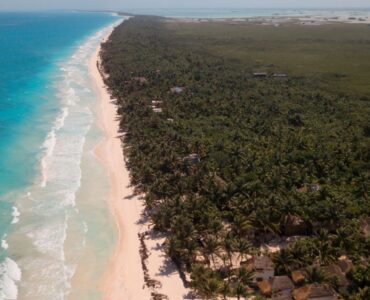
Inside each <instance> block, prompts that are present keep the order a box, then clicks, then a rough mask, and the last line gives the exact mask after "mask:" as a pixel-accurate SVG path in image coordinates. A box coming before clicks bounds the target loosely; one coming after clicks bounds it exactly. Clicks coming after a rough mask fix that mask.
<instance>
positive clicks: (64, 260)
mask: <svg viewBox="0 0 370 300" xmlns="http://www.w3.org/2000/svg"><path fill="white" fill-rule="evenodd" d="M111 29H112V27H109V28H105V29H104V30H102V31H99V32H98V33H97V34H95V35H93V36H91V37H90V38H89V39H88V40H87V41H86V42H85V43H83V44H82V45H81V46H79V47H76V52H75V53H74V54H73V55H72V56H71V57H70V58H69V59H68V60H66V61H63V62H60V64H61V65H60V67H59V68H58V70H59V73H60V74H59V75H58V76H57V77H55V78H58V79H57V80H56V82H55V90H56V92H55V98H56V100H58V101H59V103H60V107H61V109H60V112H59V113H58V114H57V117H56V119H55V121H54V122H53V124H52V127H51V129H50V131H49V132H48V134H47V136H46V137H45V140H44V142H43V145H42V150H43V156H42V158H41V160H40V165H41V178H40V184H39V185H37V186H34V187H32V188H31V189H30V192H29V193H30V194H28V196H27V199H28V198H30V197H31V193H32V199H33V201H26V202H25V203H24V204H23V205H22V218H21V221H20V222H19V224H18V226H19V227H20V231H21V232H22V234H24V235H25V236H26V239H27V240H29V241H30V242H32V244H33V247H34V249H32V250H33V251H34V252H32V253H35V254H33V255H28V256H26V257H25V258H22V260H21V261H20V266H21V267H22V269H23V268H24V269H27V274H32V276H30V277H28V276H27V278H26V277H25V279H24V282H23V283H22V290H21V294H22V296H23V295H27V297H28V299H38V300H41V299H42V300H44V299H53V300H59V299H60V300H62V299H65V298H66V297H67V295H68V291H69V289H70V288H71V285H70V282H71V278H72V277H73V274H74V272H75V270H76V266H77V263H78V259H79V255H82V254H81V253H82V249H83V247H84V246H85V241H86V239H85V235H86V232H87V231H88V226H87V224H86V222H84V220H82V219H81V217H80V216H79V211H78V209H77V208H76V207H75V205H76V203H75V202H76V193H77V191H78V190H79V188H80V185H81V176H82V175H81V173H82V171H81V166H80V165H81V160H82V154H83V148H84V144H85V140H86V135H87V133H88V131H89V129H90V127H91V125H92V123H93V121H94V119H93V113H92V112H91V110H90V108H91V107H94V106H95V101H96V100H95V99H96V98H95V95H94V94H93V92H92V88H91V87H90V85H91V83H90V78H89V76H88V70H87V63H85V62H87V61H88V60H89V58H90V57H91V55H92V54H93V51H94V50H95V49H96V46H97V45H98V44H99V42H100V41H101V39H102V38H103V37H104V36H105V35H106V34H107V33H108V32H109V31H110V30H111ZM25 200H26V199H25ZM18 217H19V211H18V209H17V208H16V207H14V208H13V220H14V219H15V218H18ZM17 221H18V220H17ZM70 233H71V236H73V238H69V234H70ZM71 241H73V242H71ZM66 245H67V246H66ZM65 247H68V248H67V249H68V253H67V254H66V253H65ZM71 247H72V248H71ZM71 253H73V254H71ZM14 282H15V281H13V283H14ZM9 286H10V285H9ZM13 287H16V286H15V284H14V285H13ZM0 300H2V298H1V296H0Z"/></svg>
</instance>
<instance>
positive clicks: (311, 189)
mask: <svg viewBox="0 0 370 300" xmlns="http://www.w3.org/2000/svg"><path fill="white" fill-rule="evenodd" d="M320 190H321V185H320V184H317V183H315V184H310V185H308V191H309V192H311V193H314V192H318V191H320Z"/></svg>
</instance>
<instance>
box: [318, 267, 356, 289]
mask: <svg viewBox="0 0 370 300" xmlns="http://www.w3.org/2000/svg"><path fill="white" fill-rule="evenodd" d="M321 270H322V271H323V273H324V274H325V275H326V277H328V278H336V279H337V280H338V284H339V286H341V287H344V286H348V284H349V282H348V279H347V278H346V276H345V275H344V273H343V272H342V269H341V268H340V267H339V266H337V265H330V266H324V267H321Z"/></svg>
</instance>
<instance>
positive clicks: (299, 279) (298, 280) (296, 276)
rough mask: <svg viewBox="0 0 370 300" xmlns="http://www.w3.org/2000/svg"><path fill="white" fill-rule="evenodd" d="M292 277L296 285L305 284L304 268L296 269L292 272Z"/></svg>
mask: <svg viewBox="0 0 370 300" xmlns="http://www.w3.org/2000/svg"><path fill="white" fill-rule="evenodd" d="M291 277H292V280H293V282H294V284H296V285H300V284H303V283H304V281H305V279H306V275H305V271H304V269H300V270H294V271H293V272H292V274H291Z"/></svg>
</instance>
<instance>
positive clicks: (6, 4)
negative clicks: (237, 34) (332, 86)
mask: <svg viewBox="0 0 370 300" xmlns="http://www.w3.org/2000/svg"><path fill="white" fill-rule="evenodd" d="M156 7H169V8H176V7H179V8H180V7H189V8H194V7H261V8H278V7H338V8H339V7H370V0H0V9H1V10H14V9H57V8H75V9H121V10H124V9H125V8H127V9H130V8H156Z"/></svg>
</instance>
